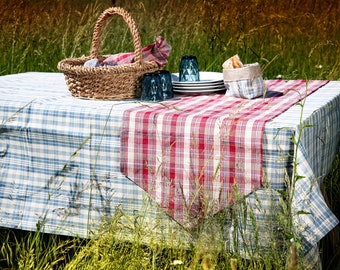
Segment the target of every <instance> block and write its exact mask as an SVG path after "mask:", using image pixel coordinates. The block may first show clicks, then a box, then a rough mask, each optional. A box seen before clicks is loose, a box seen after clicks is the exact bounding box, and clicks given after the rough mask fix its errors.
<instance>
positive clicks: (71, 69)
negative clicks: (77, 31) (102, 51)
mask: <svg viewBox="0 0 340 270" xmlns="http://www.w3.org/2000/svg"><path fill="white" fill-rule="evenodd" d="M89 59H92V58H91V57H90V56H87V57H78V58H65V59H63V60H61V61H60V62H59V63H58V69H59V70H60V71H62V72H67V73H77V74H80V73H84V74H112V73H121V72H137V71H143V70H149V69H155V68H159V66H158V64H157V63H156V62H151V61H143V62H142V64H141V63H139V62H133V63H128V64H122V65H118V66H99V67H87V66H84V63H85V62H86V61H87V60H89Z"/></svg>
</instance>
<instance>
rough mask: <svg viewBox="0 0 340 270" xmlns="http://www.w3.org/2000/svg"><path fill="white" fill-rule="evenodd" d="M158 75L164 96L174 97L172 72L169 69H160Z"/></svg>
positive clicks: (166, 97) (167, 97)
mask: <svg viewBox="0 0 340 270" xmlns="http://www.w3.org/2000/svg"><path fill="white" fill-rule="evenodd" d="M158 75H159V77H160V80H161V86H162V89H163V98H164V99H169V98H173V97H174V92H173V87H172V78H171V73H170V72H169V71H168V70H159V71H158Z"/></svg>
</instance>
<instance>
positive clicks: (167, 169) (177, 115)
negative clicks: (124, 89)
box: [121, 80, 327, 227]
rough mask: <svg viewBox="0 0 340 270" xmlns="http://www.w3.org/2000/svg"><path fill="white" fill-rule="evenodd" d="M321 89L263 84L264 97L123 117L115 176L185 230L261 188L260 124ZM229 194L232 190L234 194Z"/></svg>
mask: <svg viewBox="0 0 340 270" xmlns="http://www.w3.org/2000/svg"><path fill="white" fill-rule="evenodd" d="M326 83H327V81H315V80H314V81H309V82H308V84H306V82H305V81H303V80H295V81H284V80H271V81H267V82H266V87H267V88H268V90H267V93H268V96H269V97H266V98H257V99H252V100H249V99H242V98H235V97H228V96H225V95H224V94H219V95H217V94H215V95H204V96H191V97H186V98H181V99H179V100H176V99H175V100H168V101H165V102H162V103H154V104H147V106H143V105H141V106H140V107H136V108H132V109H128V110H126V111H125V112H124V115H123V122H122V135H121V141H122V146H121V149H122V151H121V164H122V165H121V169H122V173H123V174H124V175H126V176H127V177H129V178H130V179H131V180H133V181H134V182H135V183H136V184H137V185H139V186H141V187H142V188H143V189H144V190H146V191H147V192H148V193H149V194H150V195H151V196H152V198H153V200H155V201H156V202H157V203H159V204H160V205H161V206H162V207H163V208H164V209H165V210H166V211H167V212H168V214H169V215H170V216H171V217H172V218H174V219H175V220H176V221H178V222H179V223H180V224H182V225H183V226H187V227H191V226H193V224H197V222H198V221H199V220H200V219H202V218H204V216H205V215H207V212H213V213H216V212H218V211H219V210H222V209H225V208H226V207H227V206H228V205H230V204H232V202H233V201H234V197H235V193H237V196H241V197H243V196H244V195H248V194H249V193H251V192H252V191H254V190H256V189H258V188H259V187H261V186H262V141H263V140H262V139H263V133H264V126H265V124H266V122H267V121H269V120H271V119H273V118H275V117H276V116H277V115H279V114H281V113H282V112H284V111H286V110H287V109H288V108H290V107H291V106H292V105H295V104H296V103H297V102H298V101H300V100H301V99H303V98H305V97H306V96H307V95H309V94H310V93H312V92H314V91H316V90H317V89H318V88H320V87H322V86H323V85H325V84H326ZM235 189H237V190H236V191H235Z"/></svg>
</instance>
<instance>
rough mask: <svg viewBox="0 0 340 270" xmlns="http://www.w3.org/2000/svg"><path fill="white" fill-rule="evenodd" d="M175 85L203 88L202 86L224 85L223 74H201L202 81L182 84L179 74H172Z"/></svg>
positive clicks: (202, 72)
mask: <svg viewBox="0 0 340 270" xmlns="http://www.w3.org/2000/svg"><path fill="white" fill-rule="evenodd" d="M171 77H172V84H173V85H181V86H183V85H191V86H195V85H196V86H198V85H200V86H202V85H212V84H220V83H223V73H222V72H205V71H201V72H200V80H199V81H196V82H180V81H179V73H173V74H171Z"/></svg>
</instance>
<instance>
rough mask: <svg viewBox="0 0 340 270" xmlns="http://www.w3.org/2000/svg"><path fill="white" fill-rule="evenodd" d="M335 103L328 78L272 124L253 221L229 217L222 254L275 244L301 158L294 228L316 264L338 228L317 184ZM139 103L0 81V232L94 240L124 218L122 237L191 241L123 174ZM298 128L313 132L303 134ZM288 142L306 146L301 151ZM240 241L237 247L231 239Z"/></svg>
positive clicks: (339, 89)
mask: <svg viewBox="0 0 340 270" xmlns="http://www.w3.org/2000/svg"><path fill="white" fill-rule="evenodd" d="M339 103H340V82H329V83H328V84H327V85H326V86H324V87H323V88H322V89H320V90H318V91H316V92H315V93H313V94H312V95H311V96H309V97H308V98H307V99H306V104H305V105H304V109H303V112H301V107H300V106H293V107H291V108H290V109H289V110H288V111H286V112H285V113H283V114H281V115H280V116H278V117H276V118H275V119H274V120H272V121H270V122H268V123H267V124H266V127H265V134H264V138H263V146H264V147H263V175H264V177H263V181H264V188H262V189H259V190H257V191H256V192H254V193H251V194H250V195H249V196H247V197H246V198H245V200H244V201H242V203H241V202H240V203H236V204H235V205H234V206H233V213H234V215H236V216H237V215H242V216H244V213H249V215H248V216H249V217H251V218H246V219H245V220H243V222H242V224H241V225H240V226H234V225H235V220H234V219H229V218H225V219H224V223H225V226H224V227H223V232H221V231H220V229H219V233H217V234H216V233H214V235H215V236H217V235H219V241H221V242H223V243H225V247H226V248H228V249H230V250H237V251H239V252H241V253H243V254H244V256H246V257H247V256H253V255H254V254H255V255H256V254H260V253H261V252H263V250H266V249H270V248H272V246H271V244H270V243H271V240H272V232H279V231H280V228H279V225H278V224H277V215H276V213H277V211H279V210H280V207H281V203H282V197H281V194H280V191H283V190H285V189H286V186H287V183H289V182H290V180H289V179H291V178H292V176H293V174H294V172H293V162H294V158H296V162H297V164H298V165H297V171H296V174H297V175H300V176H304V178H301V179H300V180H298V181H296V183H295V188H294V193H292V196H293V210H294V212H293V221H294V228H295V230H296V234H297V235H298V237H300V238H301V241H302V243H303V245H304V252H305V259H306V262H307V264H306V265H307V269H308V268H309V269H312V268H313V267H316V266H317V265H318V260H317V259H315V258H318V248H317V243H318V241H319V240H320V239H321V238H322V237H323V236H325V235H326V234H327V233H328V232H329V231H330V230H331V229H332V228H334V227H335V226H336V225H337V224H338V220H337V218H336V217H335V216H334V215H333V214H332V212H331V211H330V210H329V209H328V207H327V205H326V203H325V200H324V198H323V196H322V194H321V192H320V188H319V185H320V183H321V182H322V179H323V177H324V176H325V175H326V174H327V172H328V171H329V168H330V166H331V163H332V160H333V157H334V155H335V153H337V152H339V130H340V122H339V121H340V117H339V115H340V104H339ZM139 105H140V103H139V102H138V101H136V100H125V101H91V100H82V99H75V98H73V97H72V96H71V95H70V93H69V92H68V90H67V87H66V84H65V81H64V78H63V74H61V73H36V72H32V73H22V74H14V75H6V76H1V77H0V226H2V227H8V228H17V229H23V230H36V228H37V226H40V228H41V229H42V230H43V231H45V232H47V233H56V234H63V235H76V236H80V237H91V235H92V234H93V233H95V232H96V231H97V230H98V229H99V227H100V225H101V224H102V223H101V222H100V221H103V222H105V221H107V220H110V218H112V217H113V216H114V215H117V213H119V214H120V215H121V217H122V218H121V224H120V225H121V228H122V229H123V230H122V235H121V237H123V238H124V239H129V237H131V230H133V229H136V228H137V227H138V228H142V229H143V230H144V238H145V240H146V241H147V239H153V237H156V238H157V239H162V240H165V241H168V242H170V241H173V240H172V239H173V238H174V237H176V238H177V239H180V240H176V245H178V244H179V242H178V241H182V242H183V244H185V243H188V242H190V241H195V239H194V237H193V236H192V234H189V233H188V232H187V231H184V230H183V229H182V228H181V226H179V225H178V224H177V223H176V222H175V221H174V220H172V219H171V218H169V217H168V216H167V215H166V214H165V213H164V211H163V210H162V209H160V208H159V207H158V206H157V205H156V203H154V202H152V201H151V200H150V198H149V197H148V195H147V194H146V193H145V191H143V190H142V189H141V188H139V187H138V186H137V185H136V184H134V183H133V182H132V181H130V180H129V179H127V178H126V177H125V176H124V175H122V174H121V173H120V171H119V168H120V130H121V119H122V114H123V112H124V110H126V109H128V108H133V107H135V106H139ZM300 116H301V119H302V121H300ZM300 124H301V125H304V124H308V125H310V127H308V128H304V129H301V128H300V127H301V125H300ZM291 138H295V139H299V140H300V141H301V143H300V144H299V147H298V148H297V149H295V146H294V144H293V143H292V142H291ZM273 210H274V211H273ZM301 210H304V214H301ZM236 216H234V217H236ZM254 219H255V220H256V223H257V227H256V228H254V224H253V221H254ZM123 231H124V233H123ZM256 231H258V232H261V238H260V241H259V239H257V237H258V235H256ZM235 236H236V238H237V239H238V241H237V242H236V243H235V241H231V239H235ZM209 241H210V242H211V239H209ZM256 241H258V242H260V243H261V245H260V247H261V249H260V250H259V249H258V245H254V244H253V243H255V242H256ZM209 244H211V243H209ZM255 246H256V248H255ZM249 247H251V248H249ZM252 247H254V248H252Z"/></svg>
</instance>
